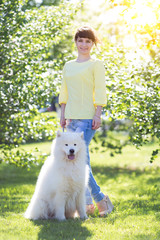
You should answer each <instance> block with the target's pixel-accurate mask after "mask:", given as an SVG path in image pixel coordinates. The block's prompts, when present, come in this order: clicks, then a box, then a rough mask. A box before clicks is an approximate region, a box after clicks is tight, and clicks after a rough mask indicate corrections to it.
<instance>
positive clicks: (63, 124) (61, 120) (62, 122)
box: [60, 116, 66, 128]
mask: <svg viewBox="0 0 160 240" xmlns="http://www.w3.org/2000/svg"><path fill="white" fill-rule="evenodd" d="M60 125H61V127H62V128H63V127H65V126H66V119H65V117H63V116H61V118H60Z"/></svg>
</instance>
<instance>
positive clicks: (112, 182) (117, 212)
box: [0, 142, 160, 240]
mask: <svg viewBox="0 0 160 240" xmlns="http://www.w3.org/2000/svg"><path fill="white" fill-rule="evenodd" d="M92 144H94V142H93V143H92ZM50 145H51V142H46V143H38V144H28V145H26V146H25V148H26V149H27V148H28V149H32V147H33V148H34V147H35V146H38V147H39V148H41V150H42V153H44V152H47V153H48V154H49V151H50ZM155 147H156V145H155V144H150V145H147V146H144V147H143V148H142V149H141V150H137V149H135V148H134V147H133V146H127V147H125V148H124V149H123V152H122V154H121V155H115V156H114V157H110V154H109V152H106V153H105V152H104V153H101V152H100V150H101V149H99V151H98V152H93V153H92V154H91V161H92V170H93V173H94V176H95V178H96V180H97V182H98V183H99V184H100V186H101V190H102V191H103V192H104V193H106V194H109V196H110V198H111V199H112V201H113V204H114V206H115V208H114V211H113V212H112V213H111V214H110V215H109V216H108V217H106V218H100V217H99V215H98V211H97V209H96V211H95V214H94V215H93V216H90V217H89V219H88V220H86V221H81V220H79V219H75V220H68V221H66V222H58V221H54V220H50V221H44V220H39V221H29V220H27V219H24V217H23V213H24V211H25V210H26V208H27V206H28V203H29V201H30V199H31V196H32V194H33V192H34V188H35V183H36V179H37V176H38V173H39V170H40V166H34V167H32V169H31V170H30V171H29V172H28V171H27V170H26V169H19V168H16V167H14V166H8V165H5V164H1V165H0V180H1V182H0V186H1V189H0V196H1V197H0V199H1V207H0V208H1V209H0V211H1V216H0V221H1V230H0V239H5V240H6V239H11V240H17V239H19V240H20V239H25V240H27V239H28V240H32V239H47V240H48V239H52V240H54V239H55V240H57V239H58V240H64V239H67V240H71V239H76V240H84V239H92V240H97V239H98V240H103V239H104V240H112V239H113V240H115V239H118V240H121V239H123V240H124V239H126V240H128V239H131V240H134V239H146V240H148V239H149V240H158V239H160V231H159V223H160V205H159V197H160V168H159V161H158V160H157V161H155V162H154V164H153V165H152V166H151V164H149V157H150V153H151V152H152V150H153V149H154V148H155Z"/></svg>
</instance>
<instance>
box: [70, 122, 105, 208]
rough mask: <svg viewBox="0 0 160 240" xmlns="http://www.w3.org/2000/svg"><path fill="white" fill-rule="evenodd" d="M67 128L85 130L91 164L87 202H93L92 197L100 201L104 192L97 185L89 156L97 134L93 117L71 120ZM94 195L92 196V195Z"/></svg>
mask: <svg viewBox="0 0 160 240" xmlns="http://www.w3.org/2000/svg"><path fill="white" fill-rule="evenodd" d="M67 129H68V130H70V131H74V132H83V133H84V140H85V143H86V148H87V164H88V166H89V184H88V187H89V189H87V190H86V204H87V205H90V204H93V202H92V197H93V198H94V200H95V202H96V203H97V202H99V201H101V200H102V199H103V198H104V196H105V195H104V194H103V193H102V192H101V190H100V187H99V186H98V185H97V183H96V181H95V179H94V177H93V174H92V170H91V166H90V156H89V144H90V141H91V139H92V138H93V136H94V134H95V130H93V129H92V120H91V119H81V120H71V121H70V122H69V124H68V126H67ZM91 196H92V197H91Z"/></svg>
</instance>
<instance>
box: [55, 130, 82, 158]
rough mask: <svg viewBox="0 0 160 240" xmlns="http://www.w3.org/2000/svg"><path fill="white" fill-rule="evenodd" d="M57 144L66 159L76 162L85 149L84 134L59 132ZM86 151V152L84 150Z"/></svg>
mask: <svg viewBox="0 0 160 240" xmlns="http://www.w3.org/2000/svg"><path fill="white" fill-rule="evenodd" d="M57 144H58V147H59V148H60V149H61V150H62V151H63V153H64V154H65V156H66V158H67V159H68V160H70V161H73V160H75V158H76V157H77V155H78V153H79V152H80V151H81V150H82V148H83V149H84V140H83V132H81V133H72V132H65V133H62V132H60V131H58V132H57ZM83 151H85V150H83Z"/></svg>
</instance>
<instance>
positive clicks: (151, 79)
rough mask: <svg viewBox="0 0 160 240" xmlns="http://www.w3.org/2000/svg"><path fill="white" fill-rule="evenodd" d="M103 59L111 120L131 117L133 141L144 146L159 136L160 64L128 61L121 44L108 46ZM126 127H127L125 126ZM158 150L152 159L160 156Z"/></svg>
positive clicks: (129, 118)
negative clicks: (119, 45)
mask: <svg viewBox="0 0 160 240" xmlns="http://www.w3.org/2000/svg"><path fill="white" fill-rule="evenodd" d="M101 56H102V59H103V61H104V63H105V67H106V88H107V96H108V103H107V106H106V115H107V114H108V113H109V116H108V117H109V120H110V121H111V123H112V122H114V121H116V120H120V121H122V120H125V119H126V120H130V125H129V127H128V129H126V130H127V131H128V132H129V136H130V139H129V140H130V142H132V143H133V144H135V145H136V146H137V147H139V146H142V145H143V144H145V143H146V142H148V141H150V139H153V138H154V137H155V138H156V139H158V141H159V139H160V81H159V80H160V72H159V64H158V63H157V62H156V61H154V60H152V59H151V60H150V61H149V62H146V63H144V62H143V61H142V62H139V63H138V64H137V65H136V64H133V62H132V61H129V60H127V58H126V50H125V49H124V48H122V47H115V46H109V45H107V44H106V45H105V47H103V49H102V54H101ZM122 130H124V129H122ZM158 152H159V150H158V149H157V150H156V151H155V152H154V154H153V155H152V158H151V161H153V160H154V159H155V158H156V157H157V156H158Z"/></svg>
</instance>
